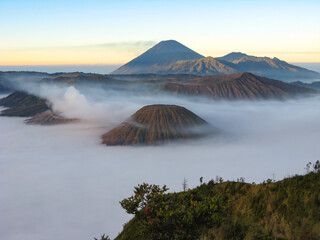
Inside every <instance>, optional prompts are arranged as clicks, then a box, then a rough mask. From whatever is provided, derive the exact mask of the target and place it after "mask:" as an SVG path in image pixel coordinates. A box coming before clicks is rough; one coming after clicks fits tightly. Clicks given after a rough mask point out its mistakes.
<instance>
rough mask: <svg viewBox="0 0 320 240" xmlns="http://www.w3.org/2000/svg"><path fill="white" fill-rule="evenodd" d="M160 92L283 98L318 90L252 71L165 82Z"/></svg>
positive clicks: (216, 97) (229, 98) (219, 96)
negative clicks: (180, 81)
mask: <svg viewBox="0 0 320 240" xmlns="http://www.w3.org/2000/svg"><path fill="white" fill-rule="evenodd" d="M161 89H162V90H164V91H170V92H175V93H177V94H184V95H191V96H209V97H212V98H215V99H228V100H235V99H270V98H277V99H285V98H291V97H294V96H296V95H299V94H300V95H301V94H313V93H318V91H316V90H314V89H309V88H304V87H298V86H294V85H290V84H288V83H285V82H281V81H278V80H273V79H269V78H265V77H259V76H256V75H254V74H252V73H235V74H228V75H216V76H208V77H200V78H196V79H193V80H190V81H185V82H183V83H166V84H164V85H163V86H162V88H161Z"/></svg>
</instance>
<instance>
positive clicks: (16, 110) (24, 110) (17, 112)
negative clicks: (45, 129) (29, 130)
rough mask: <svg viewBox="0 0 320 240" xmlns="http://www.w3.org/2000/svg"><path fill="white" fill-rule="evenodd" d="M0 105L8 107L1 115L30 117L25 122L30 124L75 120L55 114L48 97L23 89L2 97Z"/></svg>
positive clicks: (51, 123)
mask: <svg viewBox="0 0 320 240" xmlns="http://www.w3.org/2000/svg"><path fill="white" fill-rule="evenodd" d="M0 106H3V107H6V109H4V110H3V111H2V112H1V113H0V116H7V117H29V119H27V120H26V121H25V122H26V123H30V124H31V123H32V124H40V125H53V124H61V123H68V122H71V121H74V120H75V119H67V118H64V117H61V116H58V115H57V114H54V113H53V112H52V110H51V109H50V108H49V107H48V104H47V100H46V99H43V98H39V97H37V96H34V95H32V94H28V93H26V92H21V91H16V92H13V93H12V94H10V95H9V96H7V97H5V98H2V99H0Z"/></svg>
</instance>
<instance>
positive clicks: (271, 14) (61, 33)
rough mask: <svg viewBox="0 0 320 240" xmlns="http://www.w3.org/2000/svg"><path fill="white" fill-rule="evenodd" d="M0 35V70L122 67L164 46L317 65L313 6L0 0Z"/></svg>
mask: <svg viewBox="0 0 320 240" xmlns="http://www.w3.org/2000/svg"><path fill="white" fill-rule="evenodd" d="M0 29H1V34H0V53H2V54H1V55H2V56H1V58H0V64H14V63H17V64H58V63H59V64H60V63H61V64H64V63H67V64H71V63H83V64H92V63H123V62H126V61H127V60H129V59H131V58H132V57H134V56H136V55H137V54H140V53H141V52H143V51H145V50H146V49H148V48H149V47H150V46H152V44H154V43H156V42H158V41H161V40H165V39H175V40H177V41H180V42H181V43H183V44H185V45H187V46H188V47H190V48H192V49H194V50H195V51H197V52H199V53H201V54H203V55H206V56H209V55H210V56H220V55H224V54H227V53H228V52H231V51H242V52H247V53H249V54H255V55H268V56H271V57H273V56H277V57H280V58H282V59H285V60H287V61H291V62H294V61H296V62H308V61H313V62H320V1H311V0H306V1H295V0H293V1H292V0H291V1H281V0H278V1H274V0H268V1H266V0H259V1H257V0H244V1H235V0H224V1H214V0H211V1H209V0H199V1H188V0H184V1H182V0H171V1H168V0H161V1H152V0H147V1H146V0H134V1H128V0H117V1H109V0H91V1H87V0H85V1H80V0H78V1H75V0H69V1H68V0H64V1H62V0H47V1H45V0H42V1H40V0H29V1H28V0H0ZM115 43H117V44H115Z"/></svg>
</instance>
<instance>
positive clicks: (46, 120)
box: [25, 110, 77, 125]
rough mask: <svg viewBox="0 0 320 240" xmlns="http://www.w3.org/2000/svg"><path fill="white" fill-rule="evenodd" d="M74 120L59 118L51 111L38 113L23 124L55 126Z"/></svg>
mask: <svg viewBox="0 0 320 240" xmlns="http://www.w3.org/2000/svg"><path fill="white" fill-rule="evenodd" d="M76 120H77V119H69V118H64V117H61V116H58V115H56V114H54V113H53V112H52V111H51V110H46V111H44V112H42V113H39V114H37V115H35V116H33V117H31V118H29V119H27V120H26V121H25V122H26V123H28V124H36V125H56V124H65V123H70V122H74V121H76Z"/></svg>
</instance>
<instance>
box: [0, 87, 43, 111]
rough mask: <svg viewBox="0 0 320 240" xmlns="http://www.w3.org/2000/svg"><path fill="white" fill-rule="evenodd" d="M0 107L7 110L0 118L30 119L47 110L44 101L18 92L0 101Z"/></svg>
mask: <svg viewBox="0 0 320 240" xmlns="http://www.w3.org/2000/svg"><path fill="white" fill-rule="evenodd" d="M0 106H3V107H6V108H7V109H5V110H3V111H2V112H1V116H12V117H31V116H34V115H36V114H39V113H42V112H44V111H46V110H48V109H49V107H48V106H47V104H46V100H45V99H41V98H39V97H36V96H34V95H31V94H28V93H25V92H20V91H17V92H13V93H12V94H10V95H9V96H7V97H5V98H2V99H0Z"/></svg>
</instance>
